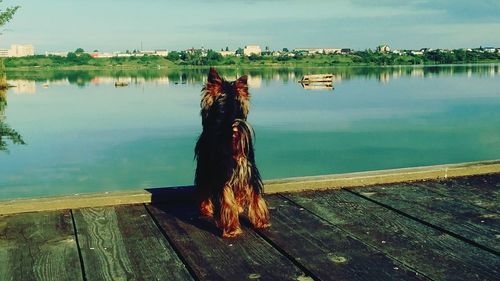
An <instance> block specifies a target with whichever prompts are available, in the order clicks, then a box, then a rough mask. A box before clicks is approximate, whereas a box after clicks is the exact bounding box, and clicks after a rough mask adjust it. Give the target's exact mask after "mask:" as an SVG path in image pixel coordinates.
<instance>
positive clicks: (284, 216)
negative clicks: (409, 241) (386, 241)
mask: <svg viewBox="0 0 500 281" xmlns="http://www.w3.org/2000/svg"><path fill="white" fill-rule="evenodd" d="M267 200H268V203H269V205H270V206H271V207H270V209H271V210H270V211H271V218H272V227H271V228H269V229H265V230H261V231H260V233H261V234H262V235H264V236H265V237H266V240H269V241H271V243H272V244H273V245H276V246H277V247H279V248H281V249H282V250H283V251H285V252H287V253H288V255H289V256H291V257H293V258H294V259H295V260H297V261H298V262H299V263H301V264H302V265H303V266H304V267H306V268H308V269H309V270H310V271H311V272H312V273H313V274H314V275H315V276H317V277H318V278H319V279H321V280H424V279H425V280H427V278H425V277H424V276H423V275H421V274H419V273H416V272H414V271H412V270H410V269H408V268H406V267H405V266H404V265H402V264H401V263H398V262H396V261H394V260H392V259H390V258H388V257H387V256H385V255H384V254H383V253H382V252H380V251H376V250H374V249H373V248H371V247H369V246H367V245H365V244H363V243H361V242H360V241H358V240H356V239H355V238H353V236H351V235H349V234H347V233H346V232H345V231H343V230H341V229H339V228H337V227H334V226H332V225H331V224H328V223H327V222H325V221H323V220H321V219H319V218H318V217H316V216H315V215H313V214H311V213H310V212H308V211H306V210H304V208H300V207H299V206H297V205H295V204H292V203H291V202H289V201H287V200H285V199H284V198H283V197H281V196H269V197H267Z"/></svg>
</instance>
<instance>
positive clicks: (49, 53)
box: [45, 51, 68, 57]
mask: <svg viewBox="0 0 500 281" xmlns="http://www.w3.org/2000/svg"><path fill="white" fill-rule="evenodd" d="M45 56H46V57H49V56H54V57H67V56H68V52H47V51H46V52H45Z"/></svg>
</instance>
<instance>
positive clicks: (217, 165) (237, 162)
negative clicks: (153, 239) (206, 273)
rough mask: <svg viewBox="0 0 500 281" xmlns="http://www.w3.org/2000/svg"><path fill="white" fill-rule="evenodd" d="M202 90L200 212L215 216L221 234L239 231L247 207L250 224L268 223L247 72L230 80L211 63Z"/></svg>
mask: <svg viewBox="0 0 500 281" xmlns="http://www.w3.org/2000/svg"><path fill="white" fill-rule="evenodd" d="M202 92H203V93H202V99H201V120H202V125H203V131H202V133H201V135H200V137H199V139H198V142H197V143H196V148H195V157H196V160H197V167H196V175H195V186H196V191H197V194H198V197H199V204H200V205H199V206H200V212H201V214H202V215H203V216H206V217H210V218H211V217H213V218H214V219H215V223H216V225H217V227H218V228H219V229H221V230H222V236H223V237H234V236H237V235H239V234H241V228H240V222H239V214H240V213H242V212H243V211H244V210H245V209H247V210H248V219H249V220H250V222H251V223H252V225H253V226H254V227H256V228H264V227H267V226H269V211H268V209H267V204H266V202H265V201H264V199H263V198H262V191H263V183H262V179H261V176H260V173H259V170H258V169H257V166H256V165H255V157H254V149H253V129H252V127H251V126H250V124H249V123H248V122H247V115H248V111H249V103H250V102H249V99H250V94H249V92H248V85H247V76H242V77H240V78H238V79H237V80H236V81H232V82H228V81H225V80H224V79H223V78H221V77H220V76H219V74H218V73H217V71H216V70H215V69H214V68H211V69H210V72H209V73H208V81H207V84H206V85H205V87H203V90H202Z"/></svg>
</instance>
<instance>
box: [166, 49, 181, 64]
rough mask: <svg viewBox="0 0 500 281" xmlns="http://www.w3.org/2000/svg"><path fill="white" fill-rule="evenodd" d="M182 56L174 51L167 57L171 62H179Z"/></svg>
mask: <svg viewBox="0 0 500 281" xmlns="http://www.w3.org/2000/svg"><path fill="white" fill-rule="evenodd" d="M180 56H181V54H180V53H179V52H177V51H172V52H169V53H168V55H167V59H168V60H170V61H173V62H175V61H178V60H179V59H180Z"/></svg>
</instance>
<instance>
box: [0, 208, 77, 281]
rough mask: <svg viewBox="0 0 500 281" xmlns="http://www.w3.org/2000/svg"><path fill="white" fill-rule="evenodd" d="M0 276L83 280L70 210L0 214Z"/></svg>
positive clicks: (2, 278)
mask: <svg viewBox="0 0 500 281" xmlns="http://www.w3.org/2000/svg"><path fill="white" fill-rule="evenodd" d="M0 280H23V281H25V280H83V274H82V270H81V264H80V259H79V256H78V249H77V246H76V241H75V236H74V233H73V224H72V221H71V214H70V213H69V211H54V212H44V213H26V214H18V215H7V216H0Z"/></svg>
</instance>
